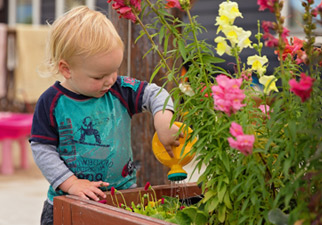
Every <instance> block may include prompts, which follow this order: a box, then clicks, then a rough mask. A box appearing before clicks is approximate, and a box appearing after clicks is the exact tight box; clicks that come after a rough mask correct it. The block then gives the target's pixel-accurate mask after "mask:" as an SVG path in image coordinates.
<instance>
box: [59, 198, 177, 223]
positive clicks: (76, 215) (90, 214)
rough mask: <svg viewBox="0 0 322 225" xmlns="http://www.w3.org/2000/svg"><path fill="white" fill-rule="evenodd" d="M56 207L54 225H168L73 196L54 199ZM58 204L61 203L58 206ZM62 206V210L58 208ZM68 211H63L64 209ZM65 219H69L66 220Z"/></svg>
mask: <svg viewBox="0 0 322 225" xmlns="http://www.w3.org/2000/svg"><path fill="white" fill-rule="evenodd" d="M55 200H56V201H55V203H54V204H56V205H57V207H55V208H54V210H55V211H54V212H55V214H54V215H56V216H55V217H54V225H72V224H77V225H81V224H84V225H88V224H95V225H116V224H117V225H142V224H145V225H170V224H172V223H167V222H165V221H162V220H158V219H154V218H151V217H148V216H144V215H140V214H137V213H133V212H130V211H127V210H124V209H120V208H116V207H113V206H109V205H106V204H101V203H97V202H94V201H89V200H84V199H80V198H78V197H75V196H59V197H56V198H55ZM60 203H62V204H61V205H60ZM59 206H62V207H63V208H59ZM66 206H67V208H69V209H70V210H67V211H65V210H64V209H66ZM56 211H61V212H62V214H63V215H62V217H63V219H62V220H61V219H59V218H58V215H59V214H57V213H56ZM65 218H70V220H67V219H65Z"/></svg>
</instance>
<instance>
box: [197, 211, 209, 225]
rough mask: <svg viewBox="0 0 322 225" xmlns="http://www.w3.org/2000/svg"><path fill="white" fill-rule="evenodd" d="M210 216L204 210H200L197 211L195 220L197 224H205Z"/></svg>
mask: <svg viewBox="0 0 322 225" xmlns="http://www.w3.org/2000/svg"><path fill="white" fill-rule="evenodd" d="M208 217H209V216H208V215H207V214H205V213H204V212H202V211H200V210H199V211H198V212H197V216H196V218H195V220H194V221H193V222H194V224H196V225H204V224H207V222H208Z"/></svg>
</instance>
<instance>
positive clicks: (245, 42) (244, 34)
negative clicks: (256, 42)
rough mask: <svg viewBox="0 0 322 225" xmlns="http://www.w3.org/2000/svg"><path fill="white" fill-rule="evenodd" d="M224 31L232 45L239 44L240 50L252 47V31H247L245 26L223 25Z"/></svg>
mask: <svg viewBox="0 0 322 225" xmlns="http://www.w3.org/2000/svg"><path fill="white" fill-rule="evenodd" d="M222 32H223V33H224V34H225V36H226V37H227V39H228V40H229V41H230V43H231V45H232V46H235V45H238V47H239V48H240V51H241V50H242V49H243V48H247V47H250V48H251V47H252V46H251V41H250V39H249V37H250V36H251V35H252V32H250V31H245V30H244V29H243V28H241V27H237V26H223V28H222Z"/></svg>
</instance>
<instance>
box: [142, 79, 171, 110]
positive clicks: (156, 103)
mask: <svg viewBox="0 0 322 225" xmlns="http://www.w3.org/2000/svg"><path fill="white" fill-rule="evenodd" d="M161 89H162V88H161V87H159V86H157V85H156V84H148V86H147V87H146V88H145V90H144V94H143V100H142V102H143V103H142V104H143V109H144V110H145V111H149V112H151V113H152V115H154V114H155V113H156V112H158V111H161V110H162V109H163V105H164V102H165V101H166V99H167V97H168V96H169V93H168V92H167V91H166V90H165V89H162V90H161ZM160 90H161V91H160ZM159 92H160V93H159ZM165 109H168V110H171V111H173V101H172V99H171V98H170V99H169V101H168V103H167V105H166V107H165Z"/></svg>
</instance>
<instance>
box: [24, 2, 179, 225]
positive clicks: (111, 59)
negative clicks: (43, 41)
mask: <svg viewBox="0 0 322 225" xmlns="http://www.w3.org/2000/svg"><path fill="white" fill-rule="evenodd" d="M123 50H124V46H123V42H122V40H121V38H120V37H119V35H118V33H117V31H116V30H115V28H114V26H113V25H112V23H111V22H110V21H109V20H108V19H107V18H106V16H105V15H103V14H102V13H100V12H97V11H94V10H90V9H89V8H87V7H86V6H80V7H77V8H74V9H72V10H70V11H69V12H67V13H66V14H64V15H63V16H62V17H60V18H58V19H57V20H56V21H55V22H54V23H53V24H52V25H51V31H50V36H49V41H48V52H47V54H48V69H49V71H50V73H51V74H60V75H62V76H63V78H64V79H63V81H62V82H58V81H57V82H56V83H55V84H53V86H51V87H49V88H48V89H47V90H46V91H45V92H44V93H43V94H42V95H41V97H40V98H39V100H38V102H37V105H36V108H35V112H34V119H33V125H32V134H31V138H30V143H31V149H32V152H33V157H34V160H35V162H36V164H37V165H38V167H39V168H40V170H41V171H42V173H43V175H44V176H45V177H46V179H47V180H48V182H49V183H50V187H49V190H48V195H47V200H46V201H45V204H44V208H43V212H42V216H41V224H52V223H53V198H54V197H56V196H60V195H66V194H70V195H76V196H79V197H81V198H84V199H92V200H95V201H98V200H99V198H100V197H101V198H104V197H105V194H104V191H106V190H108V189H110V188H111V187H115V188H117V189H127V188H133V187H136V170H135V168H134V167H133V156H132V149H131V134H130V132H131V117H132V115H134V114H135V113H140V112H143V111H150V112H151V113H152V114H153V119H154V126H155V129H156V132H157V134H158V136H159V139H160V141H161V143H162V144H163V145H164V147H165V148H166V149H167V151H168V153H169V155H170V156H173V153H172V151H171V148H172V146H179V141H178V138H179V137H181V134H180V135H179V136H178V135H177V136H176V135H175V134H177V132H178V128H177V127H176V126H172V127H170V121H171V118H172V115H173V113H172V110H173V103H172V101H171V100H170V101H169V102H168V104H167V105H166V107H165V110H163V106H164V102H165V100H166V98H167V97H168V96H169V94H168V93H167V92H166V91H165V90H164V89H162V90H161V91H160V89H161V88H160V87H158V86H157V85H155V84H148V83H147V82H144V81H139V80H136V79H133V78H129V77H124V76H119V75H118V74H117V71H118V69H119V67H120V65H121V62H122V60H123Z"/></svg>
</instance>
